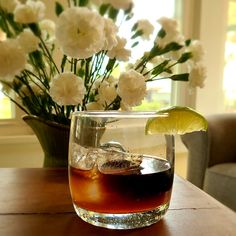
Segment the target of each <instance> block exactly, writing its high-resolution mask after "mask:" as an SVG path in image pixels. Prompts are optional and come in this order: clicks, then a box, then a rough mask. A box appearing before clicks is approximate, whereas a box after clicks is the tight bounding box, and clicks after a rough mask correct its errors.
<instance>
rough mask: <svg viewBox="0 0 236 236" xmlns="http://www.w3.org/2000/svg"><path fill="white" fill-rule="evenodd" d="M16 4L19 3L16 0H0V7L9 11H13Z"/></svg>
mask: <svg viewBox="0 0 236 236" xmlns="http://www.w3.org/2000/svg"><path fill="white" fill-rule="evenodd" d="M17 4H19V2H18V1H17V0H0V8H2V9H3V10H5V11H7V12H9V13H13V11H14V10H15V8H16V6H17Z"/></svg>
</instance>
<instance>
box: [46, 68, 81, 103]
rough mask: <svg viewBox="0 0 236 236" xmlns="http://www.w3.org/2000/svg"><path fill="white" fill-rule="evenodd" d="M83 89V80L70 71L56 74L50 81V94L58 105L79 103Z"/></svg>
mask: <svg viewBox="0 0 236 236" xmlns="http://www.w3.org/2000/svg"><path fill="white" fill-rule="evenodd" d="M85 91H86V90H85V87H84V82H83V80H82V79H81V78H80V77H77V76H76V75H74V74H73V73H71V72H64V73H62V74H59V75H56V76H55V77H54V78H53V79H52V81H51V83H50V95H51V97H52V99H53V100H55V101H56V102H57V103H58V104H59V105H77V104H81V103H82V100H83V98H84V94H85Z"/></svg>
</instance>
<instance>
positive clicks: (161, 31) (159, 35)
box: [157, 28, 166, 38]
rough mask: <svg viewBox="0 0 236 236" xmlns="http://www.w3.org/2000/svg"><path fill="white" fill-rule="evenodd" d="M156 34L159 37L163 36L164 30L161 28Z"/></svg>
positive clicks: (164, 34)
mask: <svg viewBox="0 0 236 236" xmlns="http://www.w3.org/2000/svg"><path fill="white" fill-rule="evenodd" d="M157 36H158V37H160V38H164V37H165V36H166V31H165V30H164V29H163V28H161V29H160V30H159V32H158V33H157Z"/></svg>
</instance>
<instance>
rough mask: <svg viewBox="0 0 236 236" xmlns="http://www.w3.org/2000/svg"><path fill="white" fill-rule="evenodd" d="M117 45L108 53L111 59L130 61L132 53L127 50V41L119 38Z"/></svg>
mask: <svg viewBox="0 0 236 236" xmlns="http://www.w3.org/2000/svg"><path fill="white" fill-rule="evenodd" d="M117 42H118V43H117V45H116V46H115V47H114V48H112V49H111V50H110V51H108V53H107V55H108V57H109V58H112V59H113V58H116V59H117V60H119V61H128V60H129V57H130V55H131V51H130V50H128V49H126V48H125V45H126V39H125V38H120V37H119V36H117Z"/></svg>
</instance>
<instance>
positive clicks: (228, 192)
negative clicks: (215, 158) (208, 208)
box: [203, 163, 236, 211]
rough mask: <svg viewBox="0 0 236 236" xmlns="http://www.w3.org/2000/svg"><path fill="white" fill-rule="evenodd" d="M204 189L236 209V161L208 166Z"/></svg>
mask: <svg viewBox="0 0 236 236" xmlns="http://www.w3.org/2000/svg"><path fill="white" fill-rule="evenodd" d="M203 190H204V191H205V192H207V193H208V194H210V195H211V196H213V197H214V198H216V199H217V200H218V201H220V202H222V203H223V204H225V205H226V206H228V207H230V208H231V209H233V210H235V211H236V163H224V164H218V165H215V166H212V167H210V168H208V169H207V170H206V176H205V180H204V187H203Z"/></svg>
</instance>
